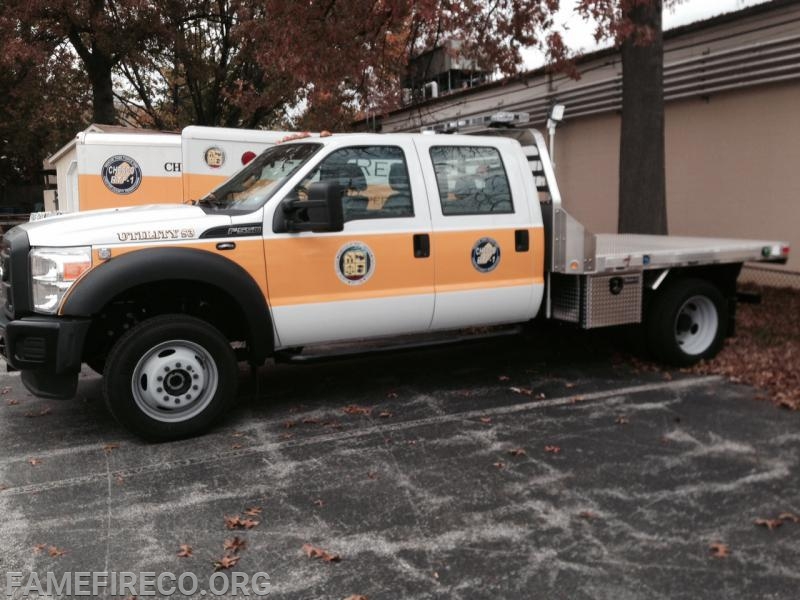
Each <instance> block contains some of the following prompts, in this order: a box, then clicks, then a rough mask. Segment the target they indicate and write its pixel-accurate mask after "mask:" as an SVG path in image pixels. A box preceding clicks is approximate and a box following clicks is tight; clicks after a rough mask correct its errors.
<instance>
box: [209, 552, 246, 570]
mask: <svg viewBox="0 0 800 600" xmlns="http://www.w3.org/2000/svg"><path fill="white" fill-rule="evenodd" d="M239 558H240V557H239V556H223V557H222V558H217V559H214V571H222V570H223V569H230V568H231V567H235V566H236V563H238V562H239Z"/></svg>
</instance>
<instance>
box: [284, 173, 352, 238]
mask: <svg viewBox="0 0 800 600" xmlns="http://www.w3.org/2000/svg"><path fill="white" fill-rule="evenodd" d="M342 192H343V189H342V186H340V185H339V184H338V183H333V182H330V181H319V182H317V183H312V184H311V185H310V186H309V188H308V200H299V199H298V200H289V201H287V202H284V204H283V214H284V217H285V218H286V230H287V231H289V232H292V233H296V232H298V231H342V230H343V229H344V213H343V210H342Z"/></svg>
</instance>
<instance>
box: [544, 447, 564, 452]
mask: <svg viewBox="0 0 800 600" xmlns="http://www.w3.org/2000/svg"><path fill="white" fill-rule="evenodd" d="M544 451H545V452H549V453H550V454H558V453H560V452H561V446H549V445H548V446H545V447H544Z"/></svg>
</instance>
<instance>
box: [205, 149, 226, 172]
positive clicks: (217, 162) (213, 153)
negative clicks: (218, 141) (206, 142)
mask: <svg viewBox="0 0 800 600" xmlns="http://www.w3.org/2000/svg"><path fill="white" fill-rule="evenodd" d="M203 160H204V161H206V164H207V165H208V166H209V167H211V168H212V169H219V168H220V167H221V166H222V165H224V164H225V151H224V150H223V149H222V148H220V147H218V146H211V148H206V151H205V152H203Z"/></svg>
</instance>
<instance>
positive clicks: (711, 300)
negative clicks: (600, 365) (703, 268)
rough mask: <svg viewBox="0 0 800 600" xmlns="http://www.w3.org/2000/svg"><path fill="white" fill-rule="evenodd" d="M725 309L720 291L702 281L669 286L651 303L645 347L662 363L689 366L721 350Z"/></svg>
mask: <svg viewBox="0 0 800 600" xmlns="http://www.w3.org/2000/svg"><path fill="white" fill-rule="evenodd" d="M727 323H728V306H727V303H726V301H725V298H724V297H723V296H722V293H721V292H720V290H719V288H717V287H716V286H715V285H712V284H711V283H709V282H707V281H703V280H702V279H681V280H677V281H674V282H672V283H671V284H669V285H668V287H666V288H665V289H663V290H659V293H658V295H657V296H656V297H655V299H654V300H653V303H652V304H651V306H650V309H649V311H648V314H647V320H646V324H645V328H646V334H647V346H648V349H649V350H650V352H651V353H652V354H653V355H654V356H656V357H657V358H658V359H660V360H662V361H663V362H666V363H669V364H672V365H676V366H681V367H684V366H689V365H693V364H695V363H696V362H698V361H700V360H701V359H704V358H713V357H714V356H716V355H717V353H718V352H719V351H720V350H721V349H722V345H723V343H724V341H725V331H726V327H727Z"/></svg>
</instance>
